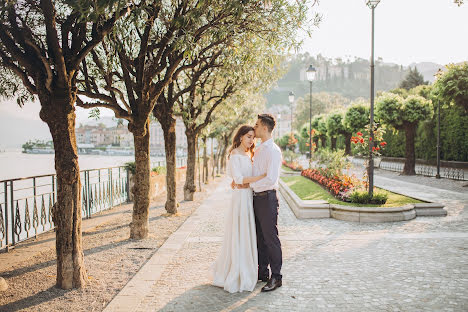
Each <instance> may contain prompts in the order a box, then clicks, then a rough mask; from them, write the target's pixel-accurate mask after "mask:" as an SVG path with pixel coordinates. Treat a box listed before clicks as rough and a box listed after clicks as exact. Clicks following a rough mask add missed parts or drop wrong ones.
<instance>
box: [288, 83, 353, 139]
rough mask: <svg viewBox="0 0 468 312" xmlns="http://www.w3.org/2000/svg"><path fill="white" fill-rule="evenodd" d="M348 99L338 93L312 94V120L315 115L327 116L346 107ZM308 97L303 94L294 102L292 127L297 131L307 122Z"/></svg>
mask: <svg viewBox="0 0 468 312" xmlns="http://www.w3.org/2000/svg"><path fill="white" fill-rule="evenodd" d="M349 102H350V101H349V99H347V98H345V97H343V96H341V95H340V94H338V93H327V92H314V93H313V94H312V118H314V117H315V116H316V115H320V114H327V113H329V112H331V111H333V110H338V109H341V108H343V107H346V106H347V105H348V104H349ZM309 109H310V95H309V93H307V94H305V95H304V97H300V98H298V99H297V101H296V108H295V113H294V114H295V118H294V122H293V127H294V128H295V129H297V130H299V129H300V128H301V127H302V125H303V124H304V123H306V122H308V121H309Z"/></svg>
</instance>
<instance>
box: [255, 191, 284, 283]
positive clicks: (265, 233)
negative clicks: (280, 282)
mask: <svg viewBox="0 0 468 312" xmlns="http://www.w3.org/2000/svg"><path fill="white" fill-rule="evenodd" d="M253 206H254V212H255V226H256V229H257V249H258V274H259V276H267V275H269V274H268V265H270V269H271V275H272V276H275V277H276V278H280V279H281V278H282V276H281V266H282V264H283V255H282V251H281V242H280V240H279V237H278V210H279V203H278V195H277V194H276V191H268V193H267V194H266V195H263V196H254V204H253Z"/></svg>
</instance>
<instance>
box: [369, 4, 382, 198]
mask: <svg viewBox="0 0 468 312" xmlns="http://www.w3.org/2000/svg"><path fill="white" fill-rule="evenodd" d="M379 2H380V0H366V5H367V6H368V7H369V8H370V9H371V10H372V38H371V65H370V69H371V89H370V104H371V105H370V127H369V132H370V133H369V134H370V141H369V169H368V176H369V196H370V197H371V198H372V196H373V192H374V158H373V157H372V156H373V155H372V148H373V147H374V11H375V8H376V7H377V5H378V4H379Z"/></svg>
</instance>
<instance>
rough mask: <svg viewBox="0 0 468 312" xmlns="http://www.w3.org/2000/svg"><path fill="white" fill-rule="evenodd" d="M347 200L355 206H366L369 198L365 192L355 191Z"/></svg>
mask: <svg viewBox="0 0 468 312" xmlns="http://www.w3.org/2000/svg"><path fill="white" fill-rule="evenodd" d="M349 200H350V201H351V202H352V203H356V204H368V203H369V202H370V200H371V197H370V195H369V193H368V192H367V191H366V190H355V191H353V192H352V193H351V195H349Z"/></svg>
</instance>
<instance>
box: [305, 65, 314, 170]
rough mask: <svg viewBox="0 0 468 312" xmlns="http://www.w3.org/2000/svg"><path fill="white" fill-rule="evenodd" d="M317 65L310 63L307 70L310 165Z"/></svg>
mask: <svg viewBox="0 0 468 312" xmlns="http://www.w3.org/2000/svg"><path fill="white" fill-rule="evenodd" d="M315 72H316V70H315V67H314V66H312V65H310V66H309V68H308V69H307V71H306V75H307V80H309V82H310V94H309V95H310V102H309V165H310V161H311V160H312V81H314V79H315Z"/></svg>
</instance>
